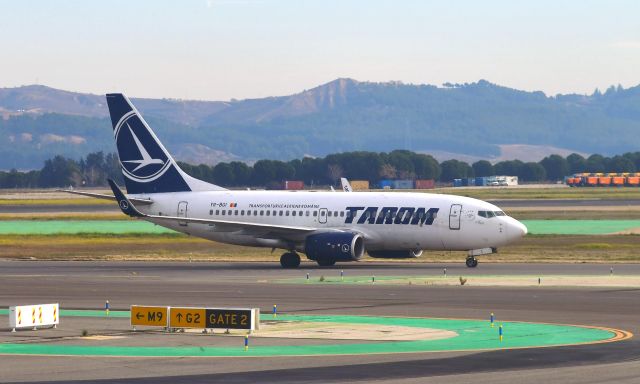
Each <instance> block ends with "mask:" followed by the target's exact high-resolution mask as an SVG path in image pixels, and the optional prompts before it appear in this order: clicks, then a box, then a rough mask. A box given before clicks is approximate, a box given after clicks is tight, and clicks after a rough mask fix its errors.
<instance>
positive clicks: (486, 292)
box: [0, 261, 640, 383]
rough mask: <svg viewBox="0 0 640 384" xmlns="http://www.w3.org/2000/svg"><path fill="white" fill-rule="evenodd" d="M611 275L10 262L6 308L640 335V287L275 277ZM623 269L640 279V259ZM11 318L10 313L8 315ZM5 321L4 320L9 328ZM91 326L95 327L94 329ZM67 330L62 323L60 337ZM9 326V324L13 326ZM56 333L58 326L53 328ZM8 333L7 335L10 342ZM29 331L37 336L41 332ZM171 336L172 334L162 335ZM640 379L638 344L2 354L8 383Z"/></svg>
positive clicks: (3, 269) (596, 270)
mask: <svg viewBox="0 0 640 384" xmlns="http://www.w3.org/2000/svg"><path fill="white" fill-rule="evenodd" d="M444 268H447V273H448V275H449V276H458V275H465V276H471V275H473V274H483V275H487V274H490V275H506V274H514V275H516V274H527V275H531V274H536V275H537V274H539V275H542V276H544V275H545V274H579V275H602V274H608V273H609V272H610V271H609V266H608V265H604V264H572V265H568V264H567V265H551V264H533V265H527V264H511V265H510V264H481V265H480V266H479V267H478V268H477V269H474V270H470V269H467V268H466V267H464V265H463V264H462V263H460V264H449V265H442V264H392V265H389V264H384V263H380V264H373V265H371V264H367V265H363V264H347V265H342V266H337V267H334V268H327V269H319V268H317V267H316V266H315V265H314V264H305V263H303V266H302V267H301V268H300V269H299V270H294V271H292V270H282V269H280V267H279V265H277V264H273V263H237V264H231V263H157V262H148V263H139V262H138V263H136V262H36V261H33V262H28V261H0V307H8V306H10V305H15V304H29V303H47V302H59V303H60V305H61V308H63V309H65V308H66V309H71V308H82V309H100V308H103V306H104V302H105V300H107V299H108V300H109V301H110V303H111V307H112V308H113V309H128V307H129V305H131V304H146V305H174V306H175V305H183V306H200V305H202V306H207V305H208V306H229V307H231V306H247V307H260V308H261V310H262V311H263V312H267V313H268V312H269V311H270V310H271V308H272V306H273V304H277V305H278V309H279V311H281V312H289V313H300V314H362V315H388V316H420V317H454V318H473V319H482V318H486V317H487V316H488V314H489V313H491V312H494V313H496V315H497V316H498V317H499V318H500V319H504V320H505V321H506V320H509V321H531V322H551V323H563V324H580V325H593V326H601V327H611V328H618V329H623V330H627V331H631V332H633V333H635V334H638V333H640V289H635V288H606V287H593V288H550V287H534V288H493V287H486V288H478V287H469V286H450V287H445V286H417V285H413V286H408V285H407V286H389V285H322V284H302V285H292V284H277V283H274V282H272V280H275V279H283V278H292V277H303V276H305V275H306V273H307V272H308V273H310V276H311V278H312V279H318V278H319V276H322V275H324V276H330V275H339V273H340V270H344V272H345V274H347V275H372V276H373V275H376V276H383V275H394V276H399V275H421V276H424V275H441V274H442V273H443V270H444ZM615 273H620V274H638V273H640V265H638V264H627V265H625V264H617V265H616V266H615ZM3 319H5V321H7V320H6V319H7V318H6V316H5V317H3ZM0 326H4V325H0ZM87 326H88V327H90V326H91V324H88V325H87ZM63 330H64V320H63V323H62V324H61V327H60V332H63ZM6 331H7V329H6V328H5V329H3V333H4V332H6ZM51 332H55V331H51ZM8 337H9V336H7V334H4V335H2V336H1V337H0V340H3V341H5V342H6V340H7V338H8ZM20 337H33V338H34V340H36V341H37V340H39V338H40V337H42V336H38V334H37V333H36V332H30V331H28V332H26V333H24V332H23V333H21V334H20ZM158 337H159V339H158V343H162V342H163V341H162V339H161V337H162V335H159V336H158ZM426 378H429V382H445V381H446V382H447V383H472V382H473V383H477V382H495V383H500V382H505V383H506V382H509V383H512V382H514V381H518V382H519V383H540V382H543V381H548V382H559V381H561V382H564V383H607V382H611V383H613V382H615V383H637V382H638V379H639V378H640V342H639V341H638V339H637V337H634V338H632V339H630V340H627V341H622V342H617V343H608V344H598V345H584V346H571V347H555V348H540V349H521V350H504V351H486V352H465V353H461V352H444V353H416V354H413V353H412V354H389V355H367V356H323V357H320V358H319V357H295V358H291V357H269V358H131V357H129V358H118V357H46V356H2V357H1V358H0V382H45V381H46V382H50V381H59V382H69V381H72V380H78V381H79V382H87V383H88V382H102V381H109V382H122V383H124V382H136V383H175V382H188V383H210V382H225V383H247V382H251V383H253V382H261V383H264V382H266V383H269V382H278V383H316V382H323V383H324V382H354V381H367V382H368V381H374V380H375V381H380V382H406V383H412V382H416V383H417V382H424V381H425V380H426Z"/></svg>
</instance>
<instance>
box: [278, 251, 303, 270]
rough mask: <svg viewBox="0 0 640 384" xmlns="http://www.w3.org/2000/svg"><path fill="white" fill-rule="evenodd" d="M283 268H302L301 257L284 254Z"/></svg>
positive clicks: (293, 253)
mask: <svg viewBox="0 0 640 384" xmlns="http://www.w3.org/2000/svg"><path fill="white" fill-rule="evenodd" d="M280 265H282V268H298V267H299V266H300V256H299V255H298V254H297V253H295V252H287V253H283V254H282V256H280Z"/></svg>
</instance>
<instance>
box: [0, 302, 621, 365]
mask: <svg viewBox="0 0 640 384" xmlns="http://www.w3.org/2000/svg"><path fill="white" fill-rule="evenodd" d="M5 313H6V310H4V311H3V312H2V314H5ZM116 313H117V314H118V316H119V317H126V316H127V315H128V312H127V311H113V312H112V315H113V314H116ZM61 316H104V311H81V310H80V311H78V310H76V311H67V312H66V313H65V312H63V311H61ZM270 317H271V316H269V315H263V320H273V321H303V322H329V323H343V324H354V323H355V324H372V325H395V326H405V327H417V328H431V329H446V330H450V331H454V332H456V333H457V336H455V337H452V338H449V339H442V340H424V341H422V340H421V341H402V342H379V343H353V344H328V345H295V346H293V345H281V346H252V347H250V348H249V350H247V351H245V350H244V348H243V346H242V342H241V341H239V342H238V347H204V346H203V347H135V346H88V345H53V344H11V343H4V344H0V354H21V355H92V356H147V357H150V356H166V357H180V356H300V355H350V354H373V353H401V352H437V351H470V350H481V349H501V348H525V347H541V346H557V345H567V344H581V343H593V342H599V341H604V340H608V339H611V338H613V337H614V336H615V335H616V334H615V332H613V331H609V330H605V329H595V328H585V327H579V326H567V325H554V324H536V323H520V322H504V323H502V324H503V330H504V340H503V341H502V342H500V341H499V339H498V324H499V323H496V326H495V327H493V328H492V327H490V326H489V322H488V321H482V320H456V319H428V318H401V317H373V316H330V315H278V317H277V318H275V319H271V318H270ZM214 342H215V339H212V343H214Z"/></svg>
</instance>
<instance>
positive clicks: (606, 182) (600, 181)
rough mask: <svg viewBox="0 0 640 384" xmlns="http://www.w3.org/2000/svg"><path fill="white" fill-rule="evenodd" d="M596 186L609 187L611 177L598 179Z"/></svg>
mask: <svg viewBox="0 0 640 384" xmlns="http://www.w3.org/2000/svg"><path fill="white" fill-rule="evenodd" d="M598 185H601V186H603V187H607V186H609V185H611V176H601V177H598Z"/></svg>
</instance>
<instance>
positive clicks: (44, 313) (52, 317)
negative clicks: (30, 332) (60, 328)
mask: <svg viewBox="0 0 640 384" xmlns="http://www.w3.org/2000/svg"><path fill="white" fill-rule="evenodd" d="M59 323H60V308H59V306H58V303H56V304H36V305H17V306H15V307H9V326H10V327H11V329H12V332H15V330H16V328H33V329H34V330H35V329H38V327H46V326H53V327H54V328H55V327H56V326H57V325H58V324H59Z"/></svg>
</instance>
